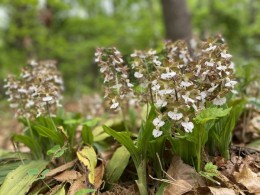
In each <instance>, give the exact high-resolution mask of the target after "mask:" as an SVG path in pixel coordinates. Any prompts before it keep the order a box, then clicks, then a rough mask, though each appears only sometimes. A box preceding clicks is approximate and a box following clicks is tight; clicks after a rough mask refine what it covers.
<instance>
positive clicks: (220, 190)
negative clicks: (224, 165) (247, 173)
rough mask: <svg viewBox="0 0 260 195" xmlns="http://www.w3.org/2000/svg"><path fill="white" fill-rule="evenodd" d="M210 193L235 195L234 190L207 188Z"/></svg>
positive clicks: (214, 194)
mask: <svg viewBox="0 0 260 195" xmlns="http://www.w3.org/2000/svg"><path fill="white" fill-rule="evenodd" d="M208 188H209V190H210V192H211V193H212V194H213V195H227V194H228V195H236V193H235V192H234V190H232V189H228V188H214V187H208Z"/></svg>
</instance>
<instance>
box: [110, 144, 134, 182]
mask: <svg viewBox="0 0 260 195" xmlns="http://www.w3.org/2000/svg"><path fill="white" fill-rule="evenodd" d="M129 158H130V153H129V152H128V150H127V149H126V148H125V147H124V146H121V147H119V148H118V149H117V150H116V151H115V153H114V154H113V157H112V158H111V160H110V161H109V162H108V165H107V167H106V180H107V181H108V182H109V183H115V182H117V181H118V180H119V178H120V177H121V175H122V173H123V172H124V170H125V168H126V166H127V165H128V162H129Z"/></svg>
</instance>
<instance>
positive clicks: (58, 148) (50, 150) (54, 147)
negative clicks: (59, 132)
mask: <svg viewBox="0 0 260 195" xmlns="http://www.w3.org/2000/svg"><path fill="white" fill-rule="evenodd" d="M58 150H60V145H55V146H53V147H52V148H51V149H49V150H48V151H47V155H51V154H55V153H56V152H57V151H58Z"/></svg>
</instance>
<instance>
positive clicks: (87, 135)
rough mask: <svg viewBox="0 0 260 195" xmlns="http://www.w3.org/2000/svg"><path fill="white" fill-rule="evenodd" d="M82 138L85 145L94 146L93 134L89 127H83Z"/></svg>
mask: <svg viewBox="0 0 260 195" xmlns="http://www.w3.org/2000/svg"><path fill="white" fill-rule="evenodd" d="M81 137H82V140H83V142H84V143H85V144H92V143H93V139H94V136H93V133H92V130H91V128H90V127H89V126H87V125H83V129H82V131H81Z"/></svg>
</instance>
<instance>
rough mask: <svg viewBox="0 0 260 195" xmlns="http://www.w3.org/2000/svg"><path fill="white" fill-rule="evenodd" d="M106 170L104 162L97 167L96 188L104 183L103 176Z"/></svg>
mask: <svg viewBox="0 0 260 195" xmlns="http://www.w3.org/2000/svg"><path fill="white" fill-rule="evenodd" d="M104 172H105V165H104V163H103V162H102V163H101V164H100V165H99V166H98V167H96V168H95V183H94V186H95V189H98V188H99V187H100V186H101V184H102V183H103V176H104Z"/></svg>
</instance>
